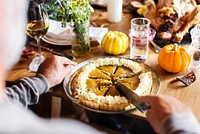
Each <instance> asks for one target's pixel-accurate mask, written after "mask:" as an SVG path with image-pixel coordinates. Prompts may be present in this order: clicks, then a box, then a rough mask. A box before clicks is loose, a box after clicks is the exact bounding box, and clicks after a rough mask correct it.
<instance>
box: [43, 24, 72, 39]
mask: <svg viewBox="0 0 200 134" xmlns="http://www.w3.org/2000/svg"><path fill="white" fill-rule="evenodd" d="M61 23H62V22H59V21H55V20H49V29H48V32H47V34H46V36H47V37H50V38H54V39H61V40H71V34H72V31H73V28H72V27H70V26H69V25H68V24H67V25H66V27H65V28H63V27H62V26H61Z"/></svg>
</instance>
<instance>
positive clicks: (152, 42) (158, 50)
mask: <svg viewBox="0 0 200 134" xmlns="http://www.w3.org/2000/svg"><path fill="white" fill-rule="evenodd" d="M150 43H151V45H152V46H153V48H154V51H155V53H157V54H158V53H160V51H161V49H162V48H161V47H160V46H158V45H157V44H156V43H155V42H154V41H150Z"/></svg>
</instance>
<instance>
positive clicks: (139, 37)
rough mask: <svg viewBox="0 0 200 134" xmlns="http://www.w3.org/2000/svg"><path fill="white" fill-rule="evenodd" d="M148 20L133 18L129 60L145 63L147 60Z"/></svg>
mask: <svg viewBox="0 0 200 134" xmlns="http://www.w3.org/2000/svg"><path fill="white" fill-rule="evenodd" d="M149 34H150V20H149V19H146V18H134V19H132V20H131V30H130V34H129V36H130V58H131V59H134V60H139V61H145V60H146V59H147V58H148V48H149V39H150V37H149Z"/></svg>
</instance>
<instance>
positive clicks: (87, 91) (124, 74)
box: [73, 58, 153, 111]
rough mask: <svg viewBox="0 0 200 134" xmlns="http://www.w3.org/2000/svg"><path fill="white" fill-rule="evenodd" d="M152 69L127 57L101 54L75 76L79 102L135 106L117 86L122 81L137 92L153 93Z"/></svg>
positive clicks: (111, 106)
mask: <svg viewBox="0 0 200 134" xmlns="http://www.w3.org/2000/svg"><path fill="white" fill-rule="evenodd" d="M152 81H153V80H152V74H151V71H149V70H147V69H145V68H144V67H143V66H141V65H140V64H139V63H138V62H135V61H132V60H129V59H125V58H100V59H97V60H95V61H92V62H90V63H89V64H87V65H85V66H84V67H82V69H80V70H79V72H78V74H77V75H76V77H75V78H74V81H73V82H74V83H73V88H74V89H75V92H74V96H75V98H77V99H78V102H79V103H81V104H83V105H85V106H87V107H90V108H93V109H97V110H106V111H120V110H129V109H133V108H134V106H133V105H132V104H131V103H129V101H128V100H127V99H126V98H125V97H124V96H123V95H122V94H120V92H119V91H118V90H117V89H116V88H115V86H114V83H115V82H121V83H123V84H125V85H126V86H128V87H129V88H131V89H132V90H133V92H135V93H137V94H138V95H148V94H150V91H151V87H152Z"/></svg>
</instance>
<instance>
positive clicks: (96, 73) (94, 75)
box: [89, 68, 111, 80]
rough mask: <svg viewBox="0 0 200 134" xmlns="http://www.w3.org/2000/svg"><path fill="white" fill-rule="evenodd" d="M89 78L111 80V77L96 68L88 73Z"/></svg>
mask: <svg viewBox="0 0 200 134" xmlns="http://www.w3.org/2000/svg"><path fill="white" fill-rule="evenodd" d="M89 78H93V79H106V80H111V77H109V76H108V75H107V74H105V73H103V72H102V71H101V70H99V69H98V68H96V69H94V70H92V71H91V72H90V74H89Z"/></svg>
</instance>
